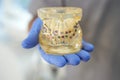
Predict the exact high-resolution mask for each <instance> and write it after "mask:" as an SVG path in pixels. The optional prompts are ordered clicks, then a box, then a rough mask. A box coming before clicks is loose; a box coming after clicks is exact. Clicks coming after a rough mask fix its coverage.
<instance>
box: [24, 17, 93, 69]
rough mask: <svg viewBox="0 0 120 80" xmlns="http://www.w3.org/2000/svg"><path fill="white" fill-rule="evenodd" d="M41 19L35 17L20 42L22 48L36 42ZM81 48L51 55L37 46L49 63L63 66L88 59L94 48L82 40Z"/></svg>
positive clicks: (30, 46) (34, 44) (32, 45)
mask: <svg viewBox="0 0 120 80" xmlns="http://www.w3.org/2000/svg"><path fill="white" fill-rule="evenodd" d="M41 26H42V20H40V19H39V18H37V19H36V20H35V21H34V23H33V25H32V28H31V30H30V32H29V35H28V37H27V38H26V39H25V40H24V41H23V42H22V46H23V48H27V49H29V48H32V47H34V46H36V45H37V44H38V40H39V38H38V36H39V32H40V30H41ZM82 45H83V48H82V50H81V51H80V52H78V53H76V54H67V55H52V54H46V53H45V52H44V51H43V50H42V49H41V48H40V45H39V46H38V48H39V51H40V53H41V56H42V57H43V58H44V59H45V60H46V61H47V62H48V63H50V64H53V65H55V66H58V67H63V66H65V65H66V64H68V65H78V64H79V63H80V61H84V62H86V61H88V60H89V59H90V53H89V52H92V51H93V49H94V46H93V45H92V44H90V43H88V42H85V41H82Z"/></svg>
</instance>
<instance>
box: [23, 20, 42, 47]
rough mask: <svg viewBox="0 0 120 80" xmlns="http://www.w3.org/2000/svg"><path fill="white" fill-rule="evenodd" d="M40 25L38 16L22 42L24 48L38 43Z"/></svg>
mask: <svg viewBox="0 0 120 80" xmlns="http://www.w3.org/2000/svg"><path fill="white" fill-rule="evenodd" d="M41 26H42V21H41V20H40V19H39V18H37V19H36V20H35V21H34V23H33V25H32V28H31V30H30V32H29V35H28V37H27V38H26V39H25V40H24V41H23V42H22V46H23V47H24V48H32V47H34V46H36V45H37V44H38V39H39V32H40V29H41Z"/></svg>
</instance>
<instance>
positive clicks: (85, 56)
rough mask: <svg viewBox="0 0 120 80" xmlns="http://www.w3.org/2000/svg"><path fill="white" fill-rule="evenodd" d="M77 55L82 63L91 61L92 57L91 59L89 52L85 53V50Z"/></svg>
mask: <svg viewBox="0 0 120 80" xmlns="http://www.w3.org/2000/svg"><path fill="white" fill-rule="evenodd" d="M76 55H78V56H79V57H80V59H81V60H82V61H85V62H87V61H88V60H89V59H90V57H91V56H90V54H89V53H88V52H87V51H85V50H81V51H80V52H78V53H77V54H76Z"/></svg>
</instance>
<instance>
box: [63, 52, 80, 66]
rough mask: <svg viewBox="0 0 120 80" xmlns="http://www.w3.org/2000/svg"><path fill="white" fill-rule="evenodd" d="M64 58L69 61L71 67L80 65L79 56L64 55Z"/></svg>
mask: <svg viewBox="0 0 120 80" xmlns="http://www.w3.org/2000/svg"><path fill="white" fill-rule="evenodd" d="M64 57H65V59H66V60H67V62H68V64H70V65H78V64H79V63H80V58H79V56H77V55H75V54H67V55H64Z"/></svg>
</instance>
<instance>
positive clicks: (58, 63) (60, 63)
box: [39, 47, 67, 67]
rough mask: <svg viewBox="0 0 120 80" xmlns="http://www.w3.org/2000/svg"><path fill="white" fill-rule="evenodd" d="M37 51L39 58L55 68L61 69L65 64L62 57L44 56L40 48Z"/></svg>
mask: <svg viewBox="0 0 120 80" xmlns="http://www.w3.org/2000/svg"><path fill="white" fill-rule="evenodd" d="M39 51H40V53H41V56H42V57H43V58H44V59H45V60H46V61H47V62H48V63H50V64H53V65H55V66H57V67H63V66H65V64H66V63H67V62H66V60H65V58H64V57H63V56H59V55H52V54H46V53H45V52H44V51H43V50H42V49H41V48H40V47H39Z"/></svg>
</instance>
